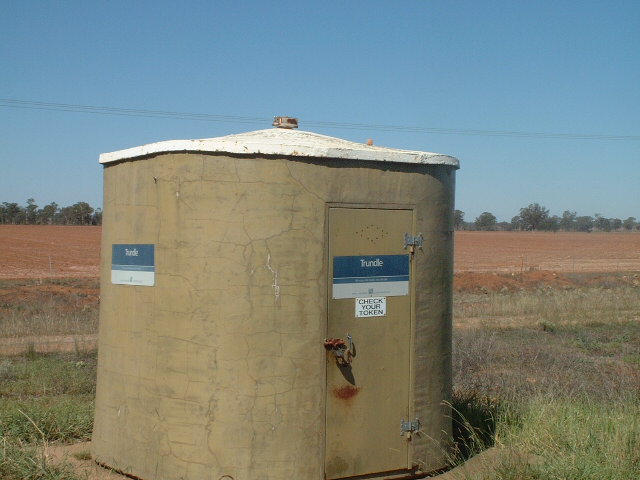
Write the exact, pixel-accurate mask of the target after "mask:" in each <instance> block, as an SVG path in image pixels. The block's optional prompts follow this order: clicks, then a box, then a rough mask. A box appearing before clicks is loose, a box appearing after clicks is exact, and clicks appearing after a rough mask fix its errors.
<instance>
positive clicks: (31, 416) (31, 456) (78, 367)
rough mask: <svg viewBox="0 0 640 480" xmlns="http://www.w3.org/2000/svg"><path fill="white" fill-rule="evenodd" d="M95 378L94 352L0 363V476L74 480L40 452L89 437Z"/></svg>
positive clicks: (69, 473)
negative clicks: (54, 443)
mask: <svg viewBox="0 0 640 480" xmlns="http://www.w3.org/2000/svg"><path fill="white" fill-rule="evenodd" d="M95 375H96V355H95V352H94V353H88V354H83V355H72V354H64V355H62V354H60V355H38V354H35V353H31V354H30V355H25V356H23V357H8V358H3V359H1V360H0V478H2V479H5V478H6V479H11V480H13V479H16V480H17V479H43V480H48V479H52V480H53V479H60V480H62V479H68V480H72V479H76V478H77V477H75V476H74V474H73V473H72V472H71V470H70V468H69V467H67V466H59V465H50V464H49V463H48V462H47V460H46V458H45V455H44V451H45V450H46V447H47V445H48V444H49V443H50V442H63V443H71V442H76V441H86V440H89V439H90V438H91V430H92V426H93V409H94V403H93V402H94V394H95Z"/></svg>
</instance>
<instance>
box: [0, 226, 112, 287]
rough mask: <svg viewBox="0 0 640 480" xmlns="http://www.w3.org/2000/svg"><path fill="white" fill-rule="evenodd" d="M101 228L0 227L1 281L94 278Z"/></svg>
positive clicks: (96, 271) (96, 272)
mask: <svg viewBox="0 0 640 480" xmlns="http://www.w3.org/2000/svg"><path fill="white" fill-rule="evenodd" d="M101 231H102V229H101V227H63V226H57V225H42V226H41V225H0V278H60V277H73V278H80V277H97V276H98V266H99V264H100V234H101Z"/></svg>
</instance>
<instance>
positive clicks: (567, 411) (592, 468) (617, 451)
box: [485, 396, 640, 480]
mask: <svg viewBox="0 0 640 480" xmlns="http://www.w3.org/2000/svg"><path fill="white" fill-rule="evenodd" d="M639 419H640V401H639V400H638V399H637V398H629V399H621V400H620V401H617V402H612V403H609V402H592V401H588V400H577V399H564V400H560V399H553V400H550V399H549V398H546V397H545V396H537V397H535V398H533V399H530V400H529V401H527V402H525V403H524V405H523V406H522V410H521V412H520V422H519V425H518V426H515V427H514V426H513V424H507V425H505V424H503V423H502V422H501V421H498V428H497V433H496V439H497V441H498V442H500V443H501V444H504V445H509V446H510V447H512V449H516V450H517V451H519V452H521V453H522V454H523V455H524V456H527V455H528V456H535V457H536V458H537V459H538V460H537V461H536V462H534V463H533V464H528V463H523V462H518V461H515V462H514V460H513V459H510V458H506V459H504V460H503V461H502V463H501V464H500V465H499V466H498V473H499V476H493V475H491V476H486V477H485V478H505V479H516V478H518V479H525V480H526V479H572V480H602V479H607V480H629V479H635V478H640V448H639V447H640V420H639Z"/></svg>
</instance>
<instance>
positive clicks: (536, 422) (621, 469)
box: [453, 286, 640, 480]
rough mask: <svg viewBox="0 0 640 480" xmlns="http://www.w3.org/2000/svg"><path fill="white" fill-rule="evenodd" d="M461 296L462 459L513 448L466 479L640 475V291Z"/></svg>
mask: <svg viewBox="0 0 640 480" xmlns="http://www.w3.org/2000/svg"><path fill="white" fill-rule="evenodd" d="M454 305H455V307H454V309H455V324H456V325H457V328H454V388H455V395H454V402H453V406H454V408H456V409H457V411H458V413H456V414H454V420H456V422H457V423H458V427H457V429H456V426H455V423H454V433H455V434H456V436H457V437H456V439H457V441H458V451H457V452H455V453H456V454H457V456H456V460H457V461H458V462H459V461H460V460H461V459H462V460H463V459H465V458H468V457H469V456H470V455H473V454H475V453H478V452H479V451H480V450H482V449H483V448H486V447H489V446H492V445H497V446H499V447H504V452H508V453H505V454H504V455H503V456H502V459H501V460H500V461H499V462H498V463H497V464H496V465H492V466H490V467H488V469H485V470H481V471H478V472H477V474H473V475H472V474H468V478H470V479H471V478H477V479H503V480H516V479H524V480H529V479H531V480H534V479H535V480H538V479H540V480H541V479H558V480H560V479H567V480H568V479H571V480H573V479H576V480H583V479H584V480H587V479H589V480H591V479H593V480H596V479H597V480H601V479H612V480H618V479H620V480H622V479H625V480H626V479H632V478H634V479H635V478H640V361H638V359H640V322H639V321H638V320H639V319H640V288H637V287H636V288H633V287H628V286H620V287H616V288H601V287H595V288H594V287H592V288H579V289H571V290H554V291H551V290H548V289H538V290H535V291H519V292H516V293H512V294H504V293H488V294H484V295H478V294H464V293H462V294H456V298H455V300H454ZM513 452H517V454H512V453H513Z"/></svg>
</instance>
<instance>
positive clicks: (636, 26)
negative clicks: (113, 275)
mask: <svg viewBox="0 0 640 480" xmlns="http://www.w3.org/2000/svg"><path fill="white" fill-rule="evenodd" d="M0 6H1V9H2V14H1V15H0V98H1V99H0V202H4V201H7V202H17V203H19V204H21V205H26V200H27V199H28V198H34V199H35V200H36V203H37V204H38V205H39V206H41V207H42V206H44V205H46V204H48V203H50V202H54V201H55V202H56V203H58V204H59V205H61V206H67V205H71V204H73V203H76V202H79V201H85V202H88V203H90V204H91V205H92V206H94V207H101V206H102V174H103V167H102V166H101V165H100V164H99V163H98V157H99V155H100V154H101V153H104V152H111V151H116V150H121V149H124V148H129V147H133V146H138V145H143V144H146V143H151V142H157V141H164V140H173V139H190V138H210V137H218V136H222V135H229V134H234V133H242V132H246V131H251V130H259V129H263V128H270V127H271V122H270V120H271V119H272V117H273V116H275V115H289V116H295V117H298V118H299V120H300V129H301V130H307V131H312V132H316V133H321V134H325V135H331V136H335V137H339V138H344V139H347V140H352V141H357V142H366V140H367V139H369V138H372V139H373V140H374V142H375V144H376V145H379V146H386V147H393V148H405V149H412V150H422V151H429V152H438V153H444V154H448V155H452V156H455V157H457V158H458V159H459V160H460V163H461V169H460V170H459V171H458V172H457V180H456V208H457V209H459V210H462V211H463V212H465V217H464V218H465V220H467V221H473V220H474V219H475V218H476V217H477V216H479V215H480V214H481V213H482V212H485V211H488V212H491V213H493V214H494V215H495V216H496V217H497V218H498V220H499V221H500V220H506V221H509V220H510V219H511V218H512V217H513V216H515V215H517V214H518V213H519V211H520V209H521V208H523V207H526V206H527V205H529V204H531V203H539V204H541V205H542V206H544V207H546V208H548V209H549V210H550V213H551V214H555V215H562V212H564V211H565V210H570V211H575V212H577V214H578V215H591V216H593V215H595V214H600V215H602V216H605V217H609V218H621V219H625V218H627V217H635V218H638V219H640V2H638V1H637V0H629V1H627V0H618V1H611V2H608V1H604V0H603V1H592V0H580V1H578V0H575V1H574V0H562V1H544V0H540V1H535V2H533V1H525V0H503V1H490V0H488V1H479V0H459V1H451V0H416V1H393V2H391V1H376V0H369V1H359V0H350V1H344V0H343V1H325V2H318V1H305V0H300V1H296V2H291V1H282V0H280V1H249V0H245V1H243V2H238V1H237V0H234V1H226V0H218V1H215V2H213V1H183V2H175V1H171V2H167V1H163V0H155V1H133V2H132V1H131V0H128V1H119V0H110V1H90V2H87V1H86V0H85V1H73V0H67V1H64V2H54V1H32V0H21V1H14V0H0ZM64 105H67V106H66V107H65V106H64ZM69 105H70V106H71V107H69ZM88 107H100V108H101V109H96V108H88ZM134 110H135V111H134ZM151 111H153V112H165V113H150V112H151ZM166 112H176V113H179V114H180V115H170V114H168V113H166ZM192 114H203V115H204V116H203V117H200V118H194V116H193V115H192ZM305 124H306V125H305ZM349 124H351V125H349ZM353 124H360V125H361V126H358V127H357V128H353ZM391 127H394V128H391ZM395 127H402V128H395Z"/></svg>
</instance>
